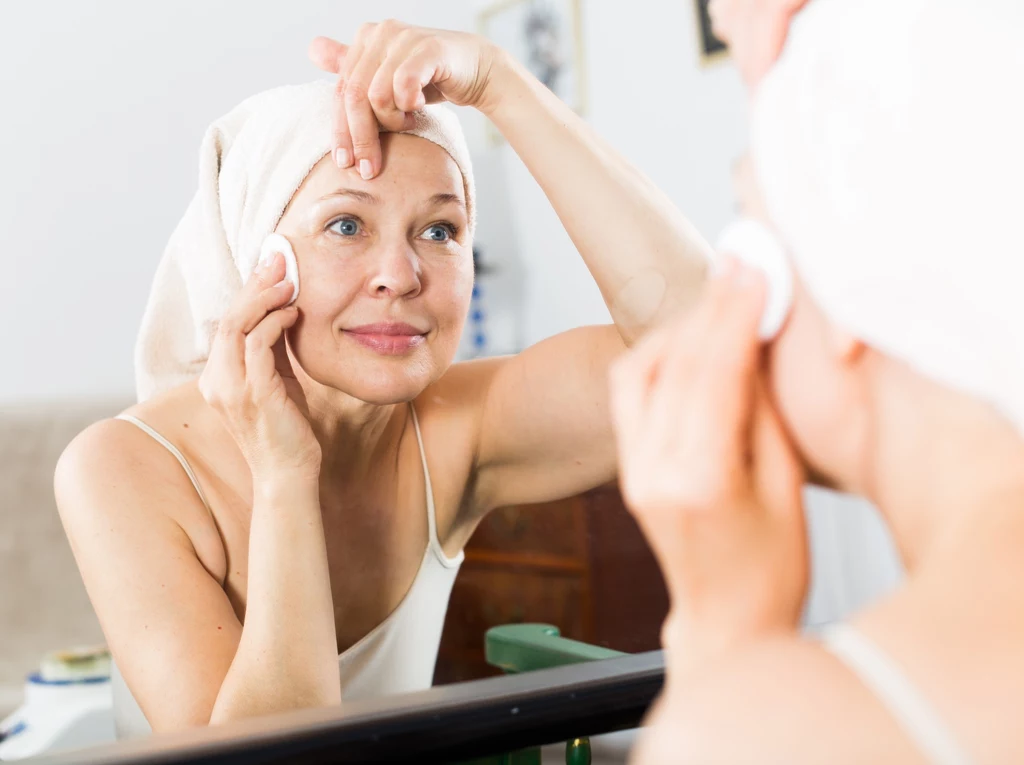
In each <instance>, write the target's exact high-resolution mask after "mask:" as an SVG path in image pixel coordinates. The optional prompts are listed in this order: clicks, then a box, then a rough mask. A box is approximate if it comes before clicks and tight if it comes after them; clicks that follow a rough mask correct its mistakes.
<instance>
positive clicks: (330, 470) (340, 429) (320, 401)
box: [302, 380, 409, 481]
mask: <svg viewBox="0 0 1024 765" xmlns="http://www.w3.org/2000/svg"><path fill="white" fill-rule="evenodd" d="M302 389H303V392H304V394H305V398H306V404H307V406H308V408H309V420H310V425H311V426H312V428H313V433H314V434H316V437H317V440H318V441H319V442H320V448H321V453H322V459H321V476H330V477H331V479H332V480H339V479H340V480H342V481H344V480H346V479H348V478H349V477H351V476H357V475H359V476H366V475H367V474H368V473H369V472H370V471H371V468H372V466H374V465H375V464H378V463H380V462H381V461H382V460H385V461H392V462H393V461H394V458H395V455H396V454H397V449H398V444H399V441H400V439H401V435H402V433H403V431H404V427H405V421H406V417H407V416H408V406H409V405H408V404H405V403H399V404H370V403H367V402H365V401H361V400H359V399H356V398H353V397H352V396H350V395H348V394H347V393H343V392H341V391H338V390H334V389H329V388H325V387H324V386H321V385H319V384H317V383H315V382H312V381H307V380H303V381H302Z"/></svg>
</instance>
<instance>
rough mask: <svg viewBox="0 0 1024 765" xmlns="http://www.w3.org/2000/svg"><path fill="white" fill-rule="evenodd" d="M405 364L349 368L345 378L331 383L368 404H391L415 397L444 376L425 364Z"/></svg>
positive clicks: (333, 386) (332, 385)
mask: <svg viewBox="0 0 1024 765" xmlns="http://www.w3.org/2000/svg"><path fill="white" fill-rule="evenodd" d="M373 366H377V365H373ZM404 366H405V365H402V367H399V368H397V369H380V368H376V369H364V370H346V374H345V375H344V379H337V380H333V381H332V382H331V387H332V388H336V389H338V390H340V391H344V392H345V393H347V394H348V395H350V396H352V397H353V398H357V399H359V400H360V401H365V402H366V403H367V404H376V405H377V406H387V405H389V404H400V403H404V402H406V401H412V400H413V399H414V398H416V397H417V396H418V395H420V394H421V393H422V392H423V391H424V389H425V388H426V387H427V386H428V385H430V383H432V382H433V381H434V380H435V379H436V378H437V377H439V376H440V375H439V374H438V375H435V374H431V373H430V371H431V370H427V369H424V368H423V366H422V365H417V366H416V368H413V369H410V368H403V367H404ZM353 372H355V374H353Z"/></svg>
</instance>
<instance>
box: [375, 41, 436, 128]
mask: <svg viewBox="0 0 1024 765" xmlns="http://www.w3.org/2000/svg"><path fill="white" fill-rule="evenodd" d="M422 40H423V38H422V36H421V35H420V34H418V33H416V32H415V31H413V30H405V31H404V32H401V33H399V35H398V36H397V37H396V38H395V39H394V40H393V41H392V42H391V44H390V45H389V46H388V51H387V54H386V55H385V57H384V60H383V61H382V62H381V64H380V67H379V68H378V69H377V71H376V73H375V74H374V75H373V81H372V82H371V83H370V89H369V92H368V98H369V101H370V106H372V107H373V112H374V114H375V115H376V117H377V121H378V122H380V124H381V125H383V126H384V127H385V128H386V129H387V130H390V131H393V132H400V131H402V130H408V129H409V128H411V127H412V126H413V125H414V124H415V119H414V118H413V116H412V114H411V112H413V111H415V109H406V108H402V107H401V106H399V105H398V102H397V98H396V95H397V94H396V93H395V72H396V71H397V70H398V69H399V67H401V66H402V65H403V64H404V63H405V62H406V61H407V60H408V59H409V57H410V56H411V55H413V53H414V51H415V50H416V48H417V47H418V46H419V45H420V44H421V42H422ZM407 102H408V99H403V103H405V104H407Z"/></svg>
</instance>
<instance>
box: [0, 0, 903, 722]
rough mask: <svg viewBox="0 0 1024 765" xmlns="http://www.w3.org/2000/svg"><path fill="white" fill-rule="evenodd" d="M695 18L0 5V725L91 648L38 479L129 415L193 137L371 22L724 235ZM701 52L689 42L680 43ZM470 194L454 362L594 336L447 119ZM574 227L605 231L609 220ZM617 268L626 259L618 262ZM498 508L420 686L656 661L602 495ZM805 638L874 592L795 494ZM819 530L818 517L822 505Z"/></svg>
mask: <svg viewBox="0 0 1024 765" xmlns="http://www.w3.org/2000/svg"><path fill="white" fill-rule="evenodd" d="M700 4H701V3H700V1H699V0H631V2H629V3H622V2H618V1H617V0H508V1H506V2H483V1H480V0H431V2H429V3H428V2H422V1H418V0H373V1H372V2H369V0H365V1H363V2H357V1H355V0H336V1H335V2H326V1H325V0H292V1H291V2H289V3H287V4H283V3H280V2H275V1H273V0H247V1H246V2H241V1H240V0H238V1H237V2H217V3H211V2H205V1H200V0H177V1H176V2H173V3H154V2H145V3H140V2H133V1H130V0H101V1H100V0H97V1H95V2H89V3H80V2H70V1H68V2H53V0H35V1H34V2H32V3H5V4H3V6H2V8H0V103H2V104H3V107H2V108H3V119H2V120H0V266H2V268H3V271H4V273H5V278H3V279H2V280H0V333H2V335H3V349H4V355H3V360H2V374H0V416H2V420H0V718H2V717H3V715H4V713H5V712H8V711H10V710H11V709H13V708H15V707H16V706H18V705H19V704H20V703H22V699H23V681H24V678H25V676H26V674H28V673H30V672H32V671H34V670H35V669H36V668H37V667H38V663H39V660H40V657H41V656H42V654H43V653H45V652H46V651H50V650H53V649H59V648H64V647H70V646H74V645H79V644H83V643H84V644H88V643H91V642H100V641H102V635H101V633H100V632H99V630H98V627H97V625H96V623H95V617H94V616H93V615H92V612H91V608H90V607H89V604H88V601H87V599H86V598H85V594H84V590H83V588H82V586H81V583H80V581H79V578H78V574H77V570H76V569H75V566H74V563H73V560H72V559H71V556H70V551H69V549H68V548H67V543H66V541H65V540H64V536H63V532H62V531H61V529H60V524H59V520H58V519H57V517H56V510H55V507H54V505H53V498H52V487H51V477H52V471H53V465H54V463H55V461H56V458H57V456H58V455H59V453H60V451H61V449H62V448H63V446H64V445H65V444H66V443H67V441H69V440H70V438H71V437H73V436H74V434H75V433H76V432H77V431H78V430H80V429H81V428H82V427H84V426H85V425H86V424H88V423H89V422H91V421H92V420H95V419H98V418H100V417H105V416H109V415H111V414H113V413H115V412H117V411H118V410H120V409H121V408H123V407H124V406H126V405H128V404H129V403H131V401H132V399H133V374H132V349H133V343H134V338H135V333H136V330H137V328H138V325H139V321H140V319H141V315H142V310H143V306H144V304H145V301H146V297H147V294H148V290H149V285H150V281H151V279H152V276H153V273H154V271H155V269H156V265H157V262H158V260H159V258H160V255H161V253H162V251H163V248H164V245H165V243H166V241H167V239H168V237H169V235H170V233H171V231H172V229H173V228H174V226H175V225H176V223H177V222H178V220H179V218H180V216H181V215H182V213H183V212H184V210H185V207H186V205H187V203H188V202H189V200H190V199H191V197H192V195H193V193H194V191H195V188H196V172H197V160H198V148H199V144H200V139H201V136H202V134H203V132H204V130H205V128H206V127H207V125H209V124H210V123H211V122H212V121H213V120H214V119H216V118H217V117H218V116H220V115H222V114H224V113H225V112H227V111H228V110H229V109H230V108H232V107H233V106H234V105H235V104H237V103H238V102H240V101H241V100H242V99H244V98H245V97H247V96H249V95H251V94H253V93H255V92H258V91H261V90H265V89H267V88H270V87H273V86H277V85H282V84H287V83H295V82H302V81H305V80H309V79H314V78H317V77H319V76H320V73H319V72H318V71H317V70H316V69H315V68H314V67H313V66H312V64H310V63H309V62H308V60H307V58H306V48H307V46H308V44H309V42H310V40H311V39H312V38H313V37H315V36H316V35H328V36H331V37H334V38H337V39H339V40H342V41H346V40H349V39H351V38H352V36H353V35H354V33H355V31H356V30H357V28H358V27H359V25H360V24H362V23H364V22H366V21H379V20H382V19H384V18H389V17H394V18H398V19H401V20H403V21H405V22H408V23H412V24H419V25H425V26H431V27H441V28H450V29H461V30H467V31H481V32H483V33H485V34H487V35H489V36H491V37H492V38H493V39H495V40H496V41H498V42H499V43H501V44H502V45H504V46H506V47H508V48H509V49H510V50H513V52H514V53H515V54H516V55H517V56H520V57H521V58H522V59H523V60H524V61H526V62H527V63H528V64H529V65H530V66H531V68H532V69H533V70H534V71H535V73H536V74H537V75H538V76H539V77H541V79H542V80H544V81H545V82H546V83H547V84H548V85H549V86H550V87H551V88H552V89H553V90H555V91H556V92H557V93H558V94H559V95H560V96H562V97H563V98H564V99H565V100H566V101H567V102H569V103H571V104H572V105H573V106H574V107H575V108H577V109H578V110H579V111H580V113H581V114H583V116H584V117H585V118H586V119H587V120H588V121H589V122H590V123H591V124H592V125H593V126H594V127H595V128H596V129H597V131H598V132H599V133H601V134H602V135H603V136H604V137H605V138H606V139H607V140H608V141H609V142H611V143H612V144H613V145H614V146H615V147H617V149H618V150H619V151H620V152H622V153H623V154H624V155H625V156H626V157H627V158H628V159H629V160H631V161H632V162H633V163H635V164H636V165H637V166H638V167H639V168H640V169H641V170H642V171H643V172H645V173H646V174H647V175H649V176H650V177H651V178H652V179H653V181H654V183H655V184H657V185H658V186H660V187H661V188H662V189H663V190H664V191H665V192H666V193H667V194H668V195H669V197H670V198H671V199H672V200H673V201H674V202H675V203H676V204H677V205H678V206H679V208H680V209H682V210H683V211H684V212H685V213H686V214H687V215H688V216H689V217H690V219H691V220H692V221H693V222H694V224H695V225H696V226H697V228H698V229H699V230H700V231H701V232H703V233H704V235H705V236H706V237H708V238H709V239H711V240H712V241H713V240H714V238H715V236H716V235H717V233H718V231H719V230H720V229H721V228H722V227H723V226H724V224H725V223H726V222H727V221H728V220H729V219H730V217H731V216H732V215H733V199H732V193H731V186H730V171H731V167H732V164H733V162H734V161H735V160H736V159H737V158H738V156H739V155H740V154H741V152H742V151H743V150H744V148H745V134H746V127H745V118H746V102H745V93H744V91H743V89H742V87H741V83H740V80H739V77H738V75H737V73H736V71H735V69H734V68H733V66H732V65H731V63H730V62H729V59H728V55H727V54H725V53H723V52H721V51H716V50H715V48H716V47H717V46H716V45H715V43H714V41H713V40H708V39H706V37H705V36H702V29H701V24H700V21H699V18H700V16H699V7H700ZM704 32H706V30H704ZM460 115H461V117H462V118H463V124H464V126H465V129H466V132H467V136H468V139H469V143H470V147H471V150H472V153H473V160H474V164H475V168H476V173H477V182H478V186H479V191H478V195H479V228H478V235H477V243H476V244H477V248H478V253H477V254H478V258H479V263H480V265H481V269H480V276H479V279H478V295H477V300H476V301H475V303H474V307H473V311H472V315H471V318H470V321H469V322H468V323H467V332H466V337H465V338H464V341H463V344H462V348H461V350H460V356H461V357H463V358H467V357H470V356H474V355H483V354H494V353H511V352H515V351H517V350H519V349H521V348H523V347H525V346H527V345H529V344H531V343H534V342H536V341H538V340H540V339H542V338H545V337H548V336H550V335H552V334H555V333H557V332H560V331H562V330H565V329H568V328H570V327H575V326H578V325H581V324H591V323H603V322H607V321H608V320H609V316H608V312H607V309H606V308H605V306H604V304H603V302H602V300H601V297H600V295H599V293H598V290H597V288H596V286H595V285H594V283H593V281H592V280H591V278H590V276H589V274H588V272H587V271H586V269H585V267H584V264H583V261H582V260H581V259H580V258H579V256H578V255H577V254H576V252H575V250H574V248H573V246H572V244H571V242H570V241H569V238H568V236H567V235H566V234H565V232H564V231H563V229H562V227H561V225H560V224H559V221H558V219H557V217H556V216H555V214H554V213H553V211H552V210H551V208H550V206H549V205H548V203H547V201H546V199H545V197H544V195H543V194H542V193H541V191H540V189H539V188H538V187H537V185H536V184H535V183H534V181H533V180H532V178H531V177H530V175H529V174H528V173H527V172H526V170H525V168H524V167H523V165H522V163H521V162H520V161H519V160H518V158H517V157H516V155H515V154H514V153H513V152H512V151H511V150H510V149H509V147H508V146H507V145H506V144H504V143H503V142H502V141H501V140H500V137H498V136H496V135H495V134H494V131H493V129H491V128H490V127H489V126H488V125H487V124H486V122H485V120H484V119H483V118H482V117H480V115H478V114H476V113H475V112H471V111H467V110H460ZM594 225H600V226H614V225H616V222H615V221H614V220H603V221H595V222H594ZM622 257H625V258H628V257H630V253H628V252H624V253H622ZM557 504H558V506H557V507H554V508H509V509H508V511H507V512H502V513H498V514H496V515H495V516H494V519H493V522H490V523H489V525H486V526H485V527H483V528H482V529H481V531H480V533H479V534H478V535H477V538H475V539H474V541H473V543H471V549H470V550H469V551H468V552H467V562H466V565H465V567H464V570H463V572H462V573H461V574H460V581H459V582H458V583H457V585H456V591H455V593H454V594H453V600H452V604H451V607H450V609H449V617H448V623H447V625H446V632H445V638H444V642H443V645H442V654H441V657H440V659H439V666H438V681H439V682H449V681H452V680H458V679H466V678H469V677H473V676H478V675H479V674H483V673H486V672H488V671H489V670H488V669H487V667H486V665H485V664H484V662H483V656H482V632H483V630H484V629H486V628H487V627H488V626H491V625H493V624H497V623H509V622H516V621H549V622H558V623H559V625H558V626H559V627H560V628H561V629H562V631H563V633H565V634H569V635H570V636H573V637H577V638H578V639H581V640H586V641H588V642H594V643H597V644H602V645H606V646H609V647H612V648H616V649H618V650H624V651H634V650H645V649H649V648H654V647H656V646H657V637H658V636H657V629H658V626H659V625H660V621H661V619H662V618H663V616H664V609H665V604H666V600H665V598H664V592H663V590H662V589H661V582H660V578H659V577H658V574H657V570H656V568H655V567H654V566H653V562H652V561H651V560H650V557H649V553H647V551H646V547H645V546H644V545H643V542H642V539H640V537H639V534H638V533H637V532H636V530H635V527H634V526H633V525H632V522H631V520H630V519H629V518H628V514H627V513H626V512H625V510H624V508H623V507H622V505H621V500H620V499H619V497H618V494H617V492H616V491H615V488H614V487H605V488H603V489H601V490H599V491H597V492H593V493H591V494H590V495H588V496H584V497H577V498H572V499H571V500H566V501H565V502H562V503H557ZM808 507H809V513H810V515H811V524H812V525H811V529H812V538H813V548H814V561H813V563H814V586H813V591H812V594H811V597H810V599H809V602H808V605H807V610H806V614H805V621H806V623H807V625H808V627H809V628H811V629H813V628H814V627H816V626H818V625H821V624H824V623H827V622H829V621H832V620H835V619H838V618H841V617H842V616H843V615H844V614H846V613H848V612H849V611H850V610H852V609H854V608H856V607H857V606H858V605H860V604H861V603H863V602H864V601H865V600H867V599H870V598H872V597H874V596H875V595H877V594H879V593H881V592H884V591H885V590H886V589H888V588H889V587H891V586H892V585H893V584H894V583H895V582H896V581H897V580H898V577H899V575H900V573H899V567H898V565H897V563H896V558H895V555H894V552H893V550H892V546H891V543H890V541H889V539H888V537H887V536H886V534H885V532H884V531H883V529H882V527H881V525H880V523H879V522H878V519H877V518H876V516H875V514H874V511H873V510H872V509H871V508H870V507H868V506H867V505H866V504H864V503H862V502H860V501H858V500H853V499H850V498H843V497H838V496H836V495H832V494H828V493H825V492H813V493H811V494H810V496H809V502H808ZM837 510H838V511H839V512H835V511H837Z"/></svg>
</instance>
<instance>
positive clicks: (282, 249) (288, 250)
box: [259, 234, 299, 305]
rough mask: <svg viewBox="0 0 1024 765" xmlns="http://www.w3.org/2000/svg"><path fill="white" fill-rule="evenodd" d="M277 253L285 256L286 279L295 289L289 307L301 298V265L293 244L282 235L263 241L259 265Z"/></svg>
mask: <svg viewBox="0 0 1024 765" xmlns="http://www.w3.org/2000/svg"><path fill="white" fill-rule="evenodd" d="M277 252H279V253H281V254H282V255H284V278H285V279H287V280H288V281H290V282H291V283H292V285H293V286H294V287H295V291H294V292H293V293H292V299H291V300H289V301H288V305H291V304H292V303H294V302H295V300H296V298H298V297H299V264H298V262H297V261H296V260H295V251H294V250H293V249H292V245H291V242H289V241H288V240H287V239H285V238H284V237H283V236H281V235H280V234H270V235H269V236H268V237H267V238H266V239H264V240H263V245H262V246H261V247H260V259H259V264H260V265H262V264H263V263H266V262H268V261H269V260H270V259H271V258H272V257H274V253H277Z"/></svg>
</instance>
